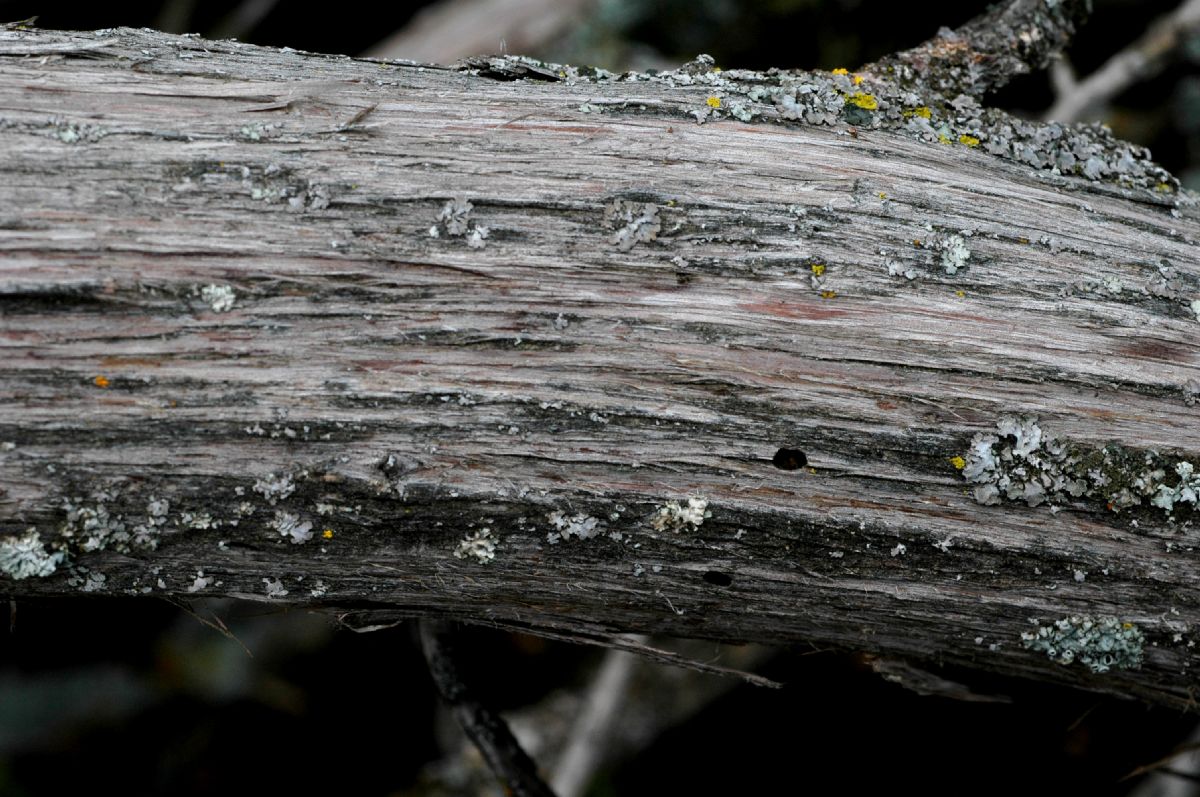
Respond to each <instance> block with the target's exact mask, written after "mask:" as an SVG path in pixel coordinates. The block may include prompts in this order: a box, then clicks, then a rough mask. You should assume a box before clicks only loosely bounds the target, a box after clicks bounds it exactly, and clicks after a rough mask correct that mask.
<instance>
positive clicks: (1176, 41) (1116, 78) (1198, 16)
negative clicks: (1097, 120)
mask: <svg viewBox="0 0 1200 797" xmlns="http://www.w3.org/2000/svg"><path fill="white" fill-rule="evenodd" d="M1197 28H1200V0H1185V2H1184V3H1183V4H1181V5H1180V6H1179V7H1178V8H1176V9H1175V10H1174V11H1172V12H1171V13H1170V14H1168V15H1167V16H1165V17H1162V18H1160V19H1158V20H1156V21H1155V22H1154V24H1152V25H1151V26H1150V28H1149V29H1148V30H1147V31H1146V32H1145V33H1144V34H1142V36H1141V38H1139V39H1138V40H1137V41H1135V42H1134V43H1133V44H1131V45H1129V46H1128V47H1126V48H1125V49H1124V50H1122V51H1121V52H1119V53H1117V54H1116V55H1114V56H1113V57H1112V58H1110V59H1108V61H1106V62H1105V63H1104V65H1103V66H1101V67H1100V68H1099V69H1097V70H1096V71H1095V72H1093V73H1092V74H1090V75H1088V76H1087V77H1086V78H1085V79H1084V80H1082V81H1080V82H1079V83H1077V84H1075V86H1074V87H1073V88H1072V89H1071V90H1070V91H1059V90H1058V87H1057V86H1056V87H1055V93H1056V94H1057V99H1056V100H1055V102H1054V106H1053V107H1052V108H1050V110H1048V111H1046V117H1045V118H1046V119H1048V120H1054V121H1056V122H1075V121H1078V120H1080V119H1082V118H1083V117H1084V116H1085V115H1087V111H1088V109H1089V108H1094V107H1095V106H1097V105H1102V104H1103V103H1105V102H1106V101H1108V100H1110V99H1112V98H1113V97H1115V96H1116V95H1118V94H1120V93H1121V92H1122V91H1124V90H1125V89H1127V88H1129V87H1130V86H1131V85H1133V84H1134V83H1137V82H1138V81H1141V80H1146V79H1147V78H1149V77H1153V76H1154V75H1156V74H1158V73H1159V72H1160V71H1161V70H1162V68H1163V66H1165V65H1166V63H1167V61H1168V60H1169V59H1170V57H1171V54H1172V53H1174V52H1175V51H1176V50H1177V49H1178V48H1179V45H1180V44H1181V43H1182V42H1183V41H1184V39H1186V37H1187V36H1188V35H1190V34H1191V33H1192V32H1193V31H1195V30H1196V29H1197Z"/></svg>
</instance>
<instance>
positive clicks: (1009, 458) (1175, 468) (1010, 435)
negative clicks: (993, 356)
mask: <svg viewBox="0 0 1200 797" xmlns="http://www.w3.org/2000/svg"><path fill="white" fill-rule="evenodd" d="M996 429H997V433H995V434H991V433H989V434H984V433H980V434H977V435H975V437H974V439H973V440H972V441H971V448H970V450H969V451H968V453H967V456H966V458H965V463H964V466H963V469H962V474H963V477H964V478H965V479H966V480H967V481H968V482H971V483H973V484H975V485H977V486H976V487H975V491H974V493H975V500H976V501H978V502H979V503H981V504H999V503H1000V502H1001V500H1002V499H1007V500H1010V501H1024V502H1025V503H1026V504H1028V505H1029V506H1038V505H1040V504H1042V503H1046V502H1052V503H1053V502H1064V503H1070V502H1072V501H1076V500H1094V501H1101V502H1103V503H1104V504H1105V505H1106V507H1107V508H1109V509H1111V510H1113V511H1118V510H1121V509H1127V508H1132V507H1137V506H1140V505H1143V504H1149V505H1151V506H1154V507H1157V508H1159V509H1161V510H1163V511H1164V512H1166V514H1167V516H1168V518H1169V519H1171V520H1176V519H1178V518H1179V516H1180V515H1181V513H1183V512H1186V513H1187V514H1188V515H1190V514H1191V512H1193V511H1194V510H1195V509H1196V506H1197V503H1198V501H1200V498H1198V496H1200V481H1198V480H1197V479H1196V476H1195V475H1194V465H1193V463H1191V462H1189V461H1187V460H1184V459H1180V458H1171V457H1166V456H1163V455H1161V454H1159V453H1158V452H1156V451H1143V450H1138V449H1131V448H1127V447H1125V446H1119V445H1116V444H1109V445H1106V446H1100V447H1096V446H1086V445H1080V444H1077V443H1073V442H1069V441H1060V440H1057V439H1055V438H1053V437H1050V436H1048V435H1047V434H1046V433H1045V432H1044V430H1043V429H1042V427H1041V426H1040V425H1039V424H1038V421H1037V419H1036V418H1032V417H1027V416H1007V417H1004V418H1001V419H1000V421H999V422H998V423H997V424H996Z"/></svg>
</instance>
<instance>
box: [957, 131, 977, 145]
mask: <svg viewBox="0 0 1200 797" xmlns="http://www.w3.org/2000/svg"><path fill="white" fill-rule="evenodd" d="M958 143H959V144H966V145H967V146H968V147H978V146H979V139H977V138H975V136H968V135H967V134H966V133H963V134H962V135H961V136H959V137H958Z"/></svg>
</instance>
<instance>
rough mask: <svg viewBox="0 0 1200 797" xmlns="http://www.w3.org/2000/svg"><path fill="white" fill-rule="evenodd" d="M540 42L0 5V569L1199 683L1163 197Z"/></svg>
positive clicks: (1175, 298)
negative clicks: (23, 19)
mask: <svg viewBox="0 0 1200 797" xmlns="http://www.w3.org/2000/svg"><path fill="white" fill-rule="evenodd" d="M510 77H511V75H510ZM549 77H550V78H551V79H550V80H546V81H535V80H528V79H522V80H497V79H494V77H489V76H488V75H487V74H482V75H481V74H474V73H472V72H471V71H470V70H453V69H446V68H441V67H421V66H418V65H412V64H391V63H375V62H367V61H359V60H352V59H347V58H333V57H323V56H312V55H306V54H301V53H296V52H292V51H286V50H285V51H278V50H268V49H263V48H255V47H250V46H247V45H241V44H237V43H232V42H204V41H200V40H197V39H189V38H179V37H171V36H166V35H162V34H156V33H152V32H146V31H114V32H106V33H104V34H101V35H94V34H63V33H48V32H24V31H20V32H19V31H11V30H10V31H5V32H3V34H2V35H0V171H2V175H0V319H2V320H0V359H2V360H3V363H4V369H3V372H2V373H0V402H2V403H0V443H2V444H3V446H2V447H3V450H0V490H2V491H3V492H2V493H0V531H3V532H4V533H5V534H7V535H8V536H7V538H6V541H5V542H4V543H2V544H0V567H2V568H3V569H4V570H5V571H6V572H8V573H9V574H10V575H14V574H15V575H23V576H26V577H24V578H21V579H12V578H7V577H6V578H4V581H3V583H4V585H5V589H6V590H7V591H8V593H9V594H10V595H12V596H16V597H21V596H36V595H60V596H61V595H75V594H79V593H80V592H81V591H82V592H92V593H98V594H133V595H148V596H188V595H197V596H213V595H226V596H237V597H244V598H252V599H257V600H264V601H272V602H275V603H280V604H296V605H314V606H326V607H342V608H353V609H358V610H362V611H364V612H366V613H367V614H370V613H372V612H392V613H399V614H406V615H437V616H442V617H454V618H460V619H465V620H469V621H472V622H482V623H490V624H497V625H503V626H509V627H518V628H524V629H528V630H534V631H540V632H543V633H555V634H567V635H572V636H584V637H593V638H609V637H613V636H614V635H616V634H619V633H622V632H656V633H667V634H673V635H677V636H692V637H705V638H712V639H722V640H753V641H760V642H768V643H773V644H786V643H794V642H802V641H807V642H812V643H815V644H818V645H837V646H846V647H853V648H861V649H865V650H870V651H875V652H879V653H882V654H885V655H891V656H899V657H907V658H913V659H922V660H931V661H934V662H941V663H947V664H957V665H964V666H967V667H973V668H977V669H980V670H987V671H991V672H997V673H1002V674H1008V675H1024V676H1032V677H1038V678H1043V679H1051V680H1057V681H1060V682H1063V683H1071V684H1074V685H1077V686H1083V687H1086V688H1090V689H1095V690H1098V691H1106V692H1110V693H1114V694H1122V695H1130V696H1138V697H1142V698H1144V699H1147V700H1152V701H1156V702H1164V703H1169V704H1175V705H1188V704H1190V701H1191V684H1192V682H1193V674H1192V668H1193V666H1194V665H1195V664H1196V662H1197V659H1196V648H1194V647H1193V639H1195V638H1196V635H1197V633H1198V629H1197V628H1196V623H1197V622H1198V621H1200V592H1198V591H1197V588H1196V584H1197V578H1198V577H1200V567H1198V563H1197V556H1196V553H1195V551H1194V546H1195V543H1196V537H1197V531H1196V529H1195V528H1194V527H1193V526H1192V524H1191V522H1190V519H1191V516H1192V515H1191V510H1192V509H1193V508H1194V506H1195V500H1196V499H1195V498H1194V497H1193V498H1191V499H1190V500H1189V498H1188V496H1187V490H1188V489H1189V488H1188V483H1189V482H1188V476H1187V474H1186V473H1184V472H1183V471H1184V468H1183V466H1184V465H1186V464H1188V463H1191V462H1195V463H1197V465H1200V461H1198V458H1200V427H1198V426H1197V423H1196V408H1195V407H1194V406H1193V404H1194V402H1195V400H1196V397H1197V395H1198V394H1200V381H1198V380H1200V347H1198V345H1197V341H1198V339H1200V338H1198V335H1200V323H1198V321H1197V316H1196V312H1195V310H1196V306H1194V305H1192V304H1191V302H1192V301H1194V300H1196V299H1200V265H1198V262H1197V249H1196V240H1197V239H1198V238H1200V221H1198V218H1197V214H1196V211H1195V209H1194V207H1192V206H1190V205H1187V204H1186V198H1183V200H1181V201H1172V202H1163V201H1161V198H1156V197H1155V196H1153V195H1152V192H1143V193H1145V196H1141V195H1139V194H1138V192H1137V191H1135V190H1132V189H1130V190H1124V189H1122V190H1115V189H1114V190H1100V187H1099V186H1097V185H1094V184H1092V183H1090V182H1089V181H1088V180H1086V179H1084V178H1082V177H1064V176H1061V175H1059V174H1055V173H1052V172H1050V171H1048V170H1045V169H1043V170H1038V169H1035V168H1031V167H1030V166H1029V165H1026V164H1021V163H1017V162H1014V161H1013V160H1012V159H1005V158H1001V157H996V156H994V155H991V154H988V153H987V152H984V151H982V150H981V149H980V148H976V147H975V146H974V145H973V144H971V142H970V141H965V142H963V143H962V144H958V143H953V142H952V143H951V144H950V145H943V144H939V143H936V142H934V143H929V142H926V141H922V140H918V139H917V138H914V137H913V136H910V135H907V134H905V133H904V132H902V131H897V130H887V129H878V130H876V129H870V125H869V124H868V125H858V126H857V129H855V128H851V127H850V126H849V125H847V124H845V123H844V122H838V123H836V124H833V125H825V126H813V125H799V124H782V123H781V124H770V123H766V122H761V121H756V122H751V123H744V122H741V121H737V120H735V119H729V118H718V115H714V114H710V111H715V110H717V109H719V108H720V107H721V106H722V103H726V102H727V100H726V99H724V98H723V97H721V96H717V95H716V94H714V93H713V90H712V88H711V87H710V86H707V85H704V84H703V83H702V82H700V83H698V84H697V85H691V86H687V85H668V84H667V83H663V82H654V81H616V80H613V81H607V82H605V81H601V82H593V81H589V80H577V81H573V80H555V79H554V78H555V76H554V75H550V76H549ZM864 88H866V89H870V88H871V83H870V82H868V83H866V84H864ZM866 105H869V103H868V102H865V101H863V102H859V103H858V106H859V107H864V106H866ZM706 109H708V110H706ZM868 110H869V109H868ZM698 118H699V119H702V120H704V123H703V124H701V123H699V122H698V121H697V119H698ZM1142 200H1144V201H1142ZM781 449H787V450H786V451H782V452H781ZM1189 458H1190V459H1189ZM1198 469H1200V468H1198ZM1076 615H1078V616H1080V617H1083V618H1096V619H1099V618H1105V617H1112V618H1116V622H1117V625H1115V626H1114V628H1120V629H1123V631H1121V632H1120V633H1127V634H1130V635H1132V634H1135V633H1139V634H1140V636H1139V637H1138V638H1137V639H1136V640H1134V641H1135V642H1136V644H1137V645H1138V646H1142V645H1143V644H1144V651H1143V652H1142V659H1143V660H1142V662H1141V667H1140V669H1120V666H1119V665H1120V664H1123V663H1130V662H1127V661H1125V660H1119V659H1113V660H1111V663H1113V664H1114V665H1115V666H1112V667H1110V669H1109V671H1107V672H1099V673H1094V672H1092V669H1103V666H1101V667H1099V668H1091V669H1089V668H1088V667H1086V666H1084V664H1082V663H1081V662H1079V661H1076V662H1075V663H1073V664H1070V665H1064V664H1061V663H1056V662H1055V661H1052V660H1051V659H1050V658H1049V657H1048V656H1047V655H1046V652H1045V650H1044V648H1045V647H1046V645H1043V646H1042V648H1043V649H1027V646H1026V644H1025V642H1026V641H1028V640H1023V639H1022V633H1023V632H1036V630H1037V626H1036V625H1035V624H1034V623H1035V621H1036V623H1040V625H1041V626H1043V627H1046V628H1052V623H1053V622H1054V621H1056V620H1061V619H1062V618H1067V617H1071V616H1076ZM1082 622H1083V621H1082V620H1080V621H1076V623H1075V624H1074V625H1073V626H1071V627H1072V628H1077V627H1078V626H1079V624H1080V623H1082ZM1065 632H1066V633H1069V632H1070V629H1066V631H1065ZM1046 633H1048V634H1051V637H1053V632H1052V631H1047V632H1046ZM1059 641H1060V642H1061V640H1059ZM1127 641H1128V640H1127ZM1070 644H1072V643H1070V642H1069V641H1067V642H1062V643H1061V644H1060V645H1059V647H1058V648H1057V653H1058V654H1059V655H1060V656H1061V654H1062V653H1063V651H1064V650H1066V649H1067V648H1068V647H1069V646H1070ZM1080 644H1084V643H1080ZM1064 645H1065V647H1064ZM1089 653H1095V651H1088V650H1082V651H1081V652H1077V658H1084V657H1086V655H1087V654H1089Z"/></svg>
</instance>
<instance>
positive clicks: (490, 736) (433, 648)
mask: <svg viewBox="0 0 1200 797" xmlns="http://www.w3.org/2000/svg"><path fill="white" fill-rule="evenodd" d="M418 631H419V634H420V638H421V650H422V651H423V652H424V654H425V661H426V662H427V663H428V665H429V674H430V675H432V676H433V682H434V684H436V685H437V689H438V692H439V693H440V694H441V696H442V699H443V700H444V701H446V705H447V706H448V707H449V708H450V710H451V711H452V712H454V716H455V718H456V719H457V720H458V722H459V724H460V725H461V726H462V729H463V731H464V732H465V733H466V734H467V736H469V737H470V738H471V741H473V742H474V743H475V746H476V747H478V748H479V752H481V753H482V754H483V757H484V758H485V759H486V760H487V762H488V766H490V767H491V768H492V771H493V772H494V773H496V777H497V778H499V779H500V780H501V781H502V782H503V783H504V785H505V786H506V788H507V789H508V791H509V793H511V794H513V795H515V797H527V796H528V797H554V792H553V791H551V790H550V787H549V786H547V785H546V784H545V782H544V781H543V780H542V779H541V778H540V777H539V776H538V774H537V764H535V763H534V762H533V759H531V758H530V757H529V756H528V755H527V754H526V753H525V751H524V750H522V749H521V745H520V744H518V743H517V740H516V738H515V737H514V736H513V735H512V731H510V730H509V728H508V725H507V724H506V723H505V722H504V720H503V719H501V717H500V715H499V714H497V713H496V712H494V711H492V710H491V709H489V708H488V707H486V706H484V705H483V704H482V703H481V702H480V701H479V700H478V698H477V697H476V696H475V695H474V694H472V692H471V690H470V688H469V687H468V686H467V685H466V684H465V683H464V682H463V679H462V675H461V673H460V671H459V667H458V662H457V660H456V659H455V657H454V653H455V650H454V647H455V639H454V637H455V632H454V627H453V626H452V625H450V624H449V623H443V622H437V621H433V620H421V621H420V622H419V623H418Z"/></svg>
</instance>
